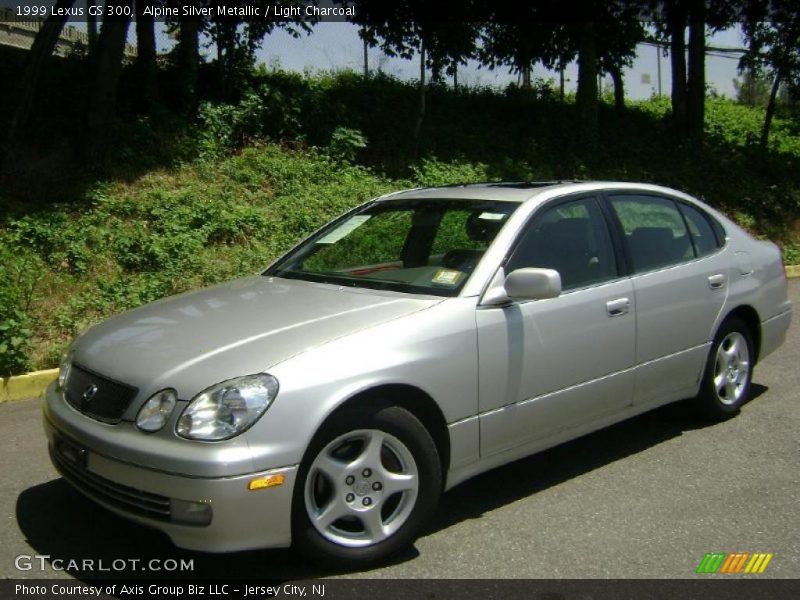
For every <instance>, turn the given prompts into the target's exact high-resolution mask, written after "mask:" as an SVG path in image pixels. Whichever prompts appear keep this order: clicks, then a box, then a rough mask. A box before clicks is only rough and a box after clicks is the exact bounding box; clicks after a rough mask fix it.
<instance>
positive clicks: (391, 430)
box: [293, 406, 442, 567]
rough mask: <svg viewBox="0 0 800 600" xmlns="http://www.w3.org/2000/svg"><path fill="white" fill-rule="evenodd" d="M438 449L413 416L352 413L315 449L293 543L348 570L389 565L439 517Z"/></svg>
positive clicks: (300, 486) (297, 503)
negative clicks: (381, 563)
mask: <svg viewBox="0 0 800 600" xmlns="http://www.w3.org/2000/svg"><path fill="white" fill-rule="evenodd" d="M441 487H442V478H441V466H440V463H439V455H438V452H437V449H436V445H435V444H434V442H433V440H432V439H431V436H430V434H429V433H428V431H427V429H426V428H425V427H424V425H422V423H420V421H419V420H418V419H417V418H416V417H415V416H414V415H412V414H411V413H410V412H408V411H407V410H405V409H403V408H400V407H397V406H387V407H384V408H381V409H373V410H366V411H365V410H360V411H356V410H347V411H343V412H342V413H339V414H337V415H334V416H333V417H332V418H331V419H330V421H329V422H327V423H325V424H324V425H323V427H322V428H321V430H320V432H319V433H318V434H317V436H315V438H314V440H313V441H312V443H311V445H310V446H309V449H308V451H307V452H306V456H305V458H304V460H303V464H302V465H301V467H300V474H299V477H298V480H297V487H296V488H295V499H294V509H293V521H294V523H293V537H294V541H295V545H296V546H297V548H298V549H299V550H300V551H302V552H303V553H304V554H306V555H308V556H310V557H311V558H313V559H317V560H321V561H323V562H328V563H334V564H336V565H339V566H345V567H359V566H366V565H368V564H372V563H375V562H378V561H381V560H384V559H385V558H387V557H388V556H390V555H391V554H393V553H395V552H397V551H398V550H400V549H401V548H402V547H403V546H405V545H408V544H410V543H411V542H412V541H413V540H414V539H415V537H416V535H417V534H418V532H419V530H420V528H421V527H422V525H423V524H424V523H425V521H426V520H427V519H428V517H429V516H430V515H431V514H432V513H433V510H434V508H435V507H436V503H437V501H438V498H439V495H440V493H441Z"/></svg>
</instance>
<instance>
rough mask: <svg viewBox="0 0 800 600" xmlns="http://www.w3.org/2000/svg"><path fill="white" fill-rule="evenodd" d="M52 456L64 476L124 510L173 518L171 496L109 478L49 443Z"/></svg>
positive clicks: (102, 500)
mask: <svg viewBox="0 0 800 600" xmlns="http://www.w3.org/2000/svg"><path fill="white" fill-rule="evenodd" d="M50 456H51V458H52V460H53V464H54V465H55V466H56V468H57V469H58V471H59V473H61V475H63V477H64V479H66V480H67V481H69V482H70V483H71V484H72V485H74V486H75V487H76V488H78V489H79V490H81V491H82V492H84V493H85V494H88V495H89V496H91V497H93V498H96V499H97V500H99V501H100V502H103V503H105V504H108V505H109V506H113V507H114V508H118V509H120V510H123V511H125V512H129V513H133V514H135V515H139V516H142V517H147V518H148V519H156V520H158V521H169V520H170V517H171V516H172V511H171V505H170V500H169V498H167V497H166V496H159V495H158V494H151V493H150V492H144V491H142V490H137V489H136V488H132V487H128V486H127V485H122V484H120V483H115V482H113V481H110V480H108V479H106V478H105V477H101V476H100V475H97V474H96V473H92V472H90V471H88V470H86V469H85V468H84V467H82V466H79V465H76V464H73V463H71V462H70V461H69V459H67V458H64V457H63V456H62V455H61V454H60V453H59V452H57V451H56V450H55V449H54V448H53V447H52V446H51V447H50Z"/></svg>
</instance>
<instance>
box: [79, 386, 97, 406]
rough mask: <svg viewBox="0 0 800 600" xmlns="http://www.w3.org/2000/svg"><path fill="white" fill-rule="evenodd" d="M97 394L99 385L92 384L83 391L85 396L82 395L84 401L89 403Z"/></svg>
mask: <svg viewBox="0 0 800 600" xmlns="http://www.w3.org/2000/svg"><path fill="white" fill-rule="evenodd" d="M95 394H97V386H96V385H95V384H92V385H90V386H89V387H87V388H86V389H85V390H84V391H83V396H81V399H82V400H83V403H84V404H89V402H91V401H92V398H94V397H95Z"/></svg>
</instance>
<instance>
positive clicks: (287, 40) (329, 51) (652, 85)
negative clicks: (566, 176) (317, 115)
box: [257, 23, 743, 100]
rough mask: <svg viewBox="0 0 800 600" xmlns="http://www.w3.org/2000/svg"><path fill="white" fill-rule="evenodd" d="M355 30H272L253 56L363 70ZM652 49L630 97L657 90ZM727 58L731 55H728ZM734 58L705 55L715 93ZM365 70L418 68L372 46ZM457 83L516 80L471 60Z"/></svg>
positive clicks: (735, 35)
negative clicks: (307, 33) (291, 32)
mask: <svg viewBox="0 0 800 600" xmlns="http://www.w3.org/2000/svg"><path fill="white" fill-rule="evenodd" d="M357 32H358V29H357V27H355V26H354V25H352V24H350V23H320V24H318V25H317V26H316V27H314V30H313V33H312V34H311V35H310V36H303V37H302V38H300V39H294V38H292V37H291V36H290V35H289V34H288V33H285V32H284V31H282V30H281V31H275V32H273V33H272V34H270V35H269V36H267V38H265V40H264V44H263V45H262V47H261V49H260V50H259V51H258V55H257V59H258V61H259V62H263V63H265V64H267V65H280V66H281V67H282V68H284V69H288V70H294V71H303V70H307V69H311V70H317V69H324V70H332V69H334V70H335V69H353V70H357V71H361V70H362V69H363V46H362V42H361V39H360V38H359V37H358V33H357ZM708 44H709V45H711V46H715V47H728V48H734V47H735V48H741V47H742V46H743V40H742V34H741V31H740V30H739V29H738V28H737V29H731V30H727V31H723V32H720V33H717V34H715V35H712V36H709V39H708ZM657 54H658V51H657V49H656V48H655V47H653V46H644V45H640V46H639V48H638V56H637V57H636V59H635V60H634V63H633V66H632V67H631V68H629V69H626V70H625V73H624V77H625V88H626V89H625V92H626V96H627V97H628V98H631V99H635V100H639V99H645V98H649V97H651V96H652V95H654V94H656V93H657V92H658V58H657ZM731 56H732V58H731ZM737 65H738V56H736V55H727V56H724V57H723V56H713V55H712V56H707V57H706V80H707V84H708V85H710V86H711V87H713V88H714V90H716V92H717V93H719V94H721V95H725V96H728V97H733V96H734V88H733V79H734V78H735V77H737V75H738V73H737ZM369 66H370V69H380V70H382V71H383V72H385V73H388V74H391V75H395V76H397V77H399V78H401V79H415V78H417V77H419V66H418V63H417V62H416V61H414V60H403V59H398V58H390V57H388V56H386V55H385V54H383V53H382V52H381V51H380V50H379V49H377V48H371V49H370V50H369ZM533 75H534V77H540V78H542V79H545V80H547V79H552V80H553V81H554V82H556V84H557V81H558V73H555V72H551V71H547V70H546V69H544V68H543V67H542V66H541V65H537V66H536V67H534V70H533ZM565 75H566V79H567V82H566V88H567V90H574V89H575V86H576V85H577V77H578V68H577V64H575V63H572V64H570V65H569V66H568V68H567V70H566V74H565ZM458 77H459V84H467V85H492V86H500V87H503V86H505V85H507V84H509V83H511V82H515V81H517V75H516V74H509V72H508V69H505V68H500V69H495V70H494V71H490V70H489V69H487V68H485V67H483V68H481V67H480V66H479V65H478V64H477V63H475V62H471V63H470V64H468V65H467V66H466V67H464V68H462V69H460V70H459V75H458ZM670 85H671V78H670V68H669V57H668V56H667V57H664V56H662V57H661V91H662V94H664V95H669V90H670ZM607 86H608V88H609V89H610V88H611V86H612V84H611V80H610V78H606V80H604V81H603V88H604V89H605V88H606V87H607Z"/></svg>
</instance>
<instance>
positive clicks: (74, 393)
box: [64, 363, 139, 423]
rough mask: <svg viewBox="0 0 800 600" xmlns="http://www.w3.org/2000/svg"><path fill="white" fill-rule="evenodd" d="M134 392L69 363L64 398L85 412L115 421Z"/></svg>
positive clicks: (94, 416)
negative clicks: (69, 367)
mask: <svg viewBox="0 0 800 600" xmlns="http://www.w3.org/2000/svg"><path fill="white" fill-rule="evenodd" d="M138 391H139V390H137V389H136V388H135V387H132V386H130V385H126V384H124V383H120V382H119V381H114V380H113V379H109V378H107V377H103V376H102V375H98V374H97V373H94V372H93V371H90V370H89V369H85V368H83V367H80V366H78V365H76V364H74V363H73V364H72V368H71V369H70V372H69V377H68V379H67V385H66V389H65V390H64V397H65V398H66V400H67V402H69V403H70V405H72V407H73V408H75V409H76V410H79V411H80V412H82V413H83V414H85V415H88V416H90V417H92V418H94V419H97V420H98V421H105V422H106V423H119V421H120V419H122V415H123V414H125V411H126V410H127V409H128V406H129V405H130V403H131V402H132V401H133V399H134V397H135V396H136V394H137V392H138Z"/></svg>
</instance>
